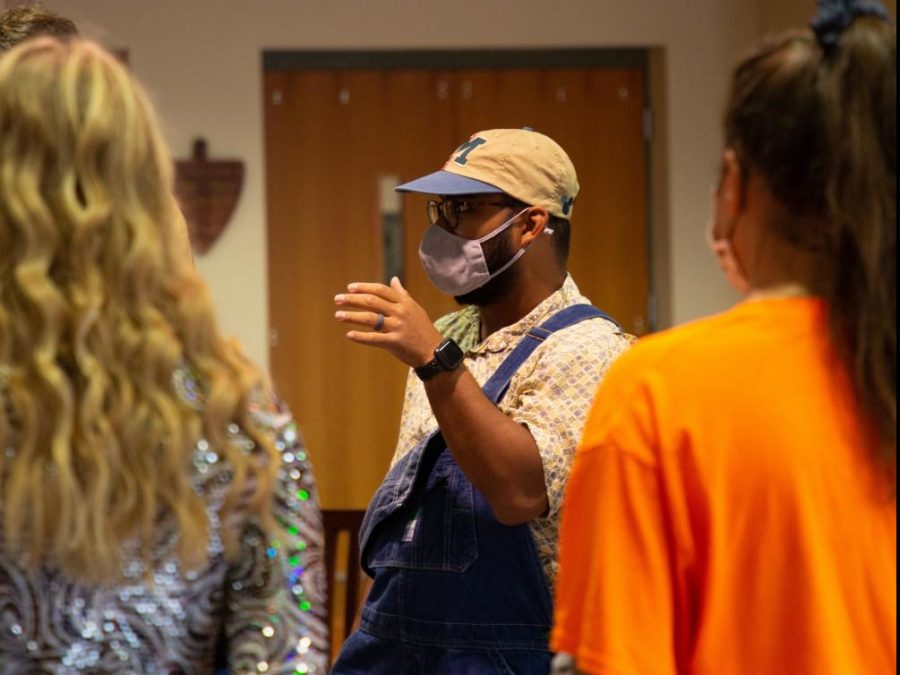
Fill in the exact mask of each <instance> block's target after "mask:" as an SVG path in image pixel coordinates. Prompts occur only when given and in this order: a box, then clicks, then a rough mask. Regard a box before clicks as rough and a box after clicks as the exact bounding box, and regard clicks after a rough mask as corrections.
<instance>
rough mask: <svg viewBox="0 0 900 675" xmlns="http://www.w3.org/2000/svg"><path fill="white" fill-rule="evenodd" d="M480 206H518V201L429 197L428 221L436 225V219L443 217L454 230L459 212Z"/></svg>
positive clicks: (457, 224)
mask: <svg viewBox="0 0 900 675" xmlns="http://www.w3.org/2000/svg"><path fill="white" fill-rule="evenodd" d="M482 206H506V207H510V208H512V207H515V206H518V202H514V201H513V200H511V199H504V200H500V201H495V202H478V201H471V202H469V201H466V200H464V199H442V200H440V201H438V200H436V199H431V200H429V201H428V222H430V223H431V224H432V225H437V224H438V221H439V220H440V219H441V218H443V219H444V221H445V222H446V223H447V224H448V225H449V226H450V229H451V230H455V229H456V228H457V227H458V226H459V216H460V214H462V213H465V212H466V211H471V210H472V209H477V208H480V207H482Z"/></svg>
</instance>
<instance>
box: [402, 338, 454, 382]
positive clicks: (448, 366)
mask: <svg viewBox="0 0 900 675" xmlns="http://www.w3.org/2000/svg"><path fill="white" fill-rule="evenodd" d="M464 356H465V354H463V350H462V349H460V348H459V345H458V344H456V343H455V342H454V341H453V340H451V339H449V338H448V339H446V340H444V341H443V342H441V344H439V345H438V346H437V347H436V348H435V350H434V358H433V359H431V361H429V362H428V363H426V364H425V365H424V366H419V367H418V368H414V370H415V371H416V375H418V376H419V379H420V380H422V382H424V381H425V380H428V379H430V378H432V377H434V376H435V375H437V374H438V373H448V372H450V371H451V370H456V369H457V368H459V366H460V364H461V363H462V362H463V357H464Z"/></svg>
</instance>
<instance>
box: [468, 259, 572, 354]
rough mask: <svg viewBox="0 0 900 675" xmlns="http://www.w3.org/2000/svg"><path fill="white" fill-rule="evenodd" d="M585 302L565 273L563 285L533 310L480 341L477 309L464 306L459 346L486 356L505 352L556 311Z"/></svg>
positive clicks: (478, 312) (472, 352) (479, 313)
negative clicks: (462, 329) (463, 323)
mask: <svg viewBox="0 0 900 675" xmlns="http://www.w3.org/2000/svg"><path fill="white" fill-rule="evenodd" d="M587 302H588V300H587V298H585V297H584V296H583V295H581V291H579V290H578V286H576V285H575V280H574V279H572V276H571V275H570V274H567V275H566V279H565V281H564V282H563V285H562V286H560V288H559V289H558V290H556V291H554V292H553V293H551V294H550V295H549V296H548V297H547V298H545V299H544V300H543V301H542V302H541V303H540V304H539V305H538V306H537V307H535V308H534V309H533V310H531V311H530V312H529V313H528V314H526V315H525V316H523V317H522V318H521V319H519V320H518V321H516V322H515V323H514V324H511V325H509V326H504V327H503V328H501V329H500V330H498V331H495V332H493V333H491V334H490V335H488V336H487V338H485V339H484V340H483V341H480V342H479V337H480V331H481V312H480V311H479V310H478V308H477V307H466V308H465V309H464V310H462V311H463V312H465V313H466V316H465V319H464V322H465V324H466V326H465V330H464V331H463V332H462V334H461V335H460V338H461V340H460V341H459V345H460V347H461V348H462V349H463V351H465V352H467V353H470V354H489V353H496V352H503V351H506V350H508V349H509V348H510V347H511V346H512V345H514V344H517V343H518V342H519V340H520V339H521V338H522V337H523V336H524V335H525V334H526V333H527V332H528V331H529V330H531V329H532V328H534V327H535V326H538V325H540V324H541V323H543V322H544V321H545V320H546V319H548V318H550V317H551V316H552V315H553V314H556V312H558V311H559V310H561V309H563V308H564V307H568V306H569V305H574V304H577V303H587Z"/></svg>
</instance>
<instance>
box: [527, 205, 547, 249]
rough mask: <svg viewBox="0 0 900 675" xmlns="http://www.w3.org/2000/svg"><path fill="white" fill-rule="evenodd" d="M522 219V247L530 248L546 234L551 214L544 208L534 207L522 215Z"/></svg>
mask: <svg viewBox="0 0 900 675" xmlns="http://www.w3.org/2000/svg"><path fill="white" fill-rule="evenodd" d="M522 218H523V223H524V227H523V229H522V246H528V245H529V244H530V243H531V242H533V241H534V240H535V239H537V238H538V237H539V236H540V235H541V234H542V233H543V232H544V228H546V227H547V223H549V222H550V214H549V213H547V209H545V208H544V207H542V206H532V207H531V208H529V209H528V211H526V212H525V213H523V214H522Z"/></svg>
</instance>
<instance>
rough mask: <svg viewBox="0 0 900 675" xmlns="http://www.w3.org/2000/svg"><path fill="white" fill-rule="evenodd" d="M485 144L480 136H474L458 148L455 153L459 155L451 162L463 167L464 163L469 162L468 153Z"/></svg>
mask: <svg viewBox="0 0 900 675" xmlns="http://www.w3.org/2000/svg"><path fill="white" fill-rule="evenodd" d="M485 143H487V141H486V140H484V139H483V138H481V136H476V137H475V138H471V139H469V140H468V141H466V142H465V143H463V144H462V145H461V146H459V148H457V152H459V154H458V155H457V156H456V157H455V158H454V159H453V161H454V162H456V163H457V164H463V165H465V163H466V162H468V161H469V159H468V157H469V153H470V152H472V151H473V150H474V149H475V148H477V147H478V146H479V145H484V144H485Z"/></svg>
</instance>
